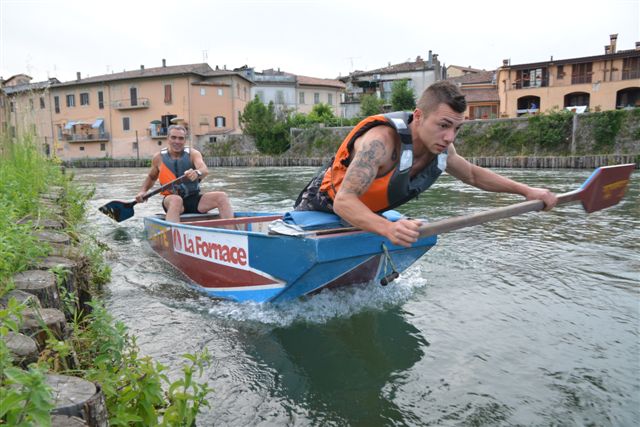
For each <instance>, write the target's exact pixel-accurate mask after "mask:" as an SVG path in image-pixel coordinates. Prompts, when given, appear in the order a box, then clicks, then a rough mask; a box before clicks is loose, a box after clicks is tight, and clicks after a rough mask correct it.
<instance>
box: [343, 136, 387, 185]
mask: <svg viewBox="0 0 640 427" xmlns="http://www.w3.org/2000/svg"><path fill="white" fill-rule="evenodd" d="M387 155H388V154H387V149H386V147H385V145H384V143H383V142H382V141H380V140H377V139H374V140H373V141H371V142H368V143H366V144H363V146H362V148H361V149H360V150H359V151H358V152H357V153H356V155H355V157H354V158H353V160H352V161H351V164H350V165H349V168H348V169H347V174H346V175H345V177H344V182H343V183H342V187H341V188H340V190H341V191H344V192H346V193H352V194H355V195H356V196H358V197H360V196H362V195H363V194H364V193H365V192H366V191H367V189H368V188H369V186H370V185H371V183H372V182H373V180H374V179H375V178H376V175H377V174H378V168H379V167H380V164H381V163H382V161H383V160H384V159H385V157H386V156H387Z"/></svg>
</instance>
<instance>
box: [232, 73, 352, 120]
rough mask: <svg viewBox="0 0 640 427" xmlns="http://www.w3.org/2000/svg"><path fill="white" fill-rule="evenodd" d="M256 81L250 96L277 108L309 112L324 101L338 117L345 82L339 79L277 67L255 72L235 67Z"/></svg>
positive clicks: (279, 109) (340, 111) (277, 109)
mask: <svg viewBox="0 0 640 427" xmlns="http://www.w3.org/2000/svg"><path fill="white" fill-rule="evenodd" d="M237 70H238V71H241V72H243V73H244V74H245V76H246V77H247V78H249V79H251V80H253V82H254V83H255V86H253V87H252V88H251V96H252V98H253V97H256V96H257V97H258V98H259V99H260V100H261V101H262V102H263V103H264V104H265V105H268V104H269V103H270V102H273V105H274V107H275V109H276V111H277V112H298V113H303V114H309V113H310V112H311V110H312V109H313V106H314V105H316V104H321V103H322V104H327V105H329V106H330V107H331V108H332V109H333V114H334V115H335V116H337V117H341V115H342V109H341V105H340V99H341V97H342V94H343V92H344V89H345V84H344V83H342V82H341V81H340V80H334V79H322V78H317V77H308V76H300V75H296V74H291V73H287V72H285V71H280V69H277V70H274V69H269V70H263V71H262V72H255V71H254V70H253V69H252V68H248V67H246V66H245V67H242V68H239V69H237Z"/></svg>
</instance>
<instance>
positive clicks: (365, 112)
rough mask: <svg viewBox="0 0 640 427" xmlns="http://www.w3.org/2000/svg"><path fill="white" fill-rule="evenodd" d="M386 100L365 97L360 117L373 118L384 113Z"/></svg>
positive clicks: (370, 96)
mask: <svg viewBox="0 0 640 427" xmlns="http://www.w3.org/2000/svg"><path fill="white" fill-rule="evenodd" d="M383 105H384V100H382V99H379V98H378V97H377V96H375V95H364V96H363V97H362V99H361V100H360V115H361V116H362V117H368V116H373V115H374V114H380V113H382V106H383Z"/></svg>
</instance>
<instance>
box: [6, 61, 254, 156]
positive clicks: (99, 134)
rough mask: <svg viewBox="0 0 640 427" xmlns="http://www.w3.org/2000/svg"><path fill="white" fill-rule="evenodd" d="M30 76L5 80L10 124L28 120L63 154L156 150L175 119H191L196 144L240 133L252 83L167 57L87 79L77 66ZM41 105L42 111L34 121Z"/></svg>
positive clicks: (17, 131)
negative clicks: (72, 75) (51, 76)
mask: <svg viewBox="0 0 640 427" xmlns="http://www.w3.org/2000/svg"><path fill="white" fill-rule="evenodd" d="M29 80H30V78H29V77H28V76H25V77H24V78H23V79H22V80H21V81H20V84H19V85H16V87H15V88H12V87H10V86H9V85H7V82H8V83H11V82H10V81H7V82H5V83H4V88H3V92H4V97H5V99H4V104H5V107H4V109H5V110H6V111H5V116H6V122H7V123H8V124H7V125H6V127H7V132H8V133H9V135H10V136H12V137H16V136H18V137H19V136H20V135H22V133H23V132H24V130H25V129H24V126H22V125H21V124H22V123H31V125H30V126H31V128H30V130H33V131H34V133H36V134H37V135H38V138H39V139H40V142H41V143H43V144H44V145H45V149H46V147H49V149H50V150H52V151H54V152H55V154H56V155H57V156H58V157H60V158H61V159H64V160H73V159H82V158H101V157H111V158H150V157H151V156H152V155H153V154H154V153H156V152H157V151H158V150H159V149H160V148H161V147H162V146H163V143H164V141H165V140H166V137H167V128H168V127H169V126H170V125H171V124H173V123H176V122H180V123H183V124H185V125H186V126H187V128H188V129H189V134H190V143H191V145H193V146H195V147H197V148H201V147H202V146H203V145H204V144H205V143H207V142H209V141H212V140H214V139H215V138H218V139H219V138H221V137H224V135H226V134H234V133H241V129H240V123H239V118H240V113H241V112H242V111H243V110H244V108H245V105H246V103H247V102H248V101H249V100H250V93H251V86H252V84H253V83H252V82H251V81H250V80H248V79H247V78H246V77H244V76H243V75H242V74H240V73H237V72H233V71H227V70H212V69H211V67H209V65H208V64H204V63H203V64H191V65H177V66H166V63H165V61H164V60H163V64H162V66H161V67H156V68H146V69H145V67H144V66H141V67H140V69H139V70H135V71H125V72H122V73H113V74H106V75H101V76H94V77H88V78H84V79H83V78H81V76H80V73H78V75H77V79H76V80H73V81H69V82H64V83H60V82H57V81H56V82H51V81H49V82H47V83H49V84H48V85H46V87H44V85H43V84H30V83H28V81H29ZM18 89H20V90H18ZM7 104H8V107H7ZM41 106H43V107H42V109H43V113H41V114H39V115H38V117H40V116H42V119H40V118H38V117H36V120H35V121H34V114H33V111H37V112H39V108H40V107H41ZM45 112H46V113H45ZM40 122H42V125H43V126H40ZM33 123H35V125H34V124H33ZM21 126H22V127H21ZM34 126H35V128H34Z"/></svg>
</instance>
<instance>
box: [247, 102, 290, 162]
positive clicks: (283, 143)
mask: <svg viewBox="0 0 640 427" xmlns="http://www.w3.org/2000/svg"><path fill="white" fill-rule="evenodd" d="M240 126H241V127H242V130H243V132H244V133H245V134H246V135H249V136H252V137H253V138H254V140H255V142H256V148H257V149H258V151H260V152H261V153H265V154H281V153H283V152H285V151H286V150H287V149H288V148H289V128H288V126H287V125H286V123H285V120H278V119H277V118H276V112H275V105H274V104H273V102H269V105H268V106H265V105H264V104H263V103H262V101H260V98H258V97H257V96H256V97H255V98H254V99H253V100H252V101H251V102H249V103H247V106H246V107H245V108H244V111H243V112H242V114H240Z"/></svg>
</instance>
